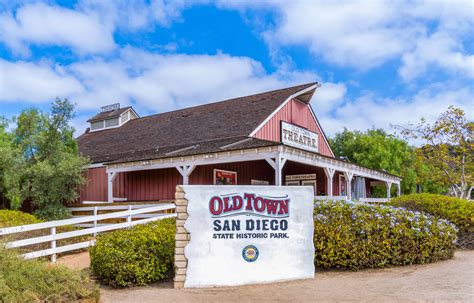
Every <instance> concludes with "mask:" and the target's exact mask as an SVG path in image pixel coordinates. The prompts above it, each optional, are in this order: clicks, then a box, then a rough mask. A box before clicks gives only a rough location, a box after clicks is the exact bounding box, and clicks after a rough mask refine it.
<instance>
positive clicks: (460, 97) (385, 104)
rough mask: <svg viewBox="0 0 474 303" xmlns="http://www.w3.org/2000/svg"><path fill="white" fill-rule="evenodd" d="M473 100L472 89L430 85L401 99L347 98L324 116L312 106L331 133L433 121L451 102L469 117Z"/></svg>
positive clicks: (471, 117) (370, 96)
mask: <svg viewBox="0 0 474 303" xmlns="http://www.w3.org/2000/svg"><path fill="white" fill-rule="evenodd" d="M473 99H474V91H472V89H469V88H466V87H464V88H449V87H445V86H444V85H433V86H430V87H427V88H424V89H421V90H420V91H418V92H417V93H416V94H415V95H413V96H407V97H404V98H384V97H380V96H376V95H373V94H367V95H362V96H360V97H357V98H355V99H350V100H346V102H345V103H344V104H342V105H339V106H335V107H333V108H332V111H331V113H328V114H323V115H319V111H318V107H317V104H315V105H314V108H315V112H316V114H317V115H318V117H319V118H320V120H321V125H322V127H323V128H324V129H325V130H326V132H327V133H328V134H330V135H334V134H335V133H336V132H340V131H342V129H343V128H344V127H347V128H348V129H351V130H365V129H369V128H372V127H376V128H384V129H386V130H388V131H393V129H392V128H391V125H407V124H408V123H410V122H411V123H417V122H418V121H419V120H420V118H422V117H423V118H425V119H426V120H427V121H434V120H435V119H436V118H437V117H438V116H439V115H440V114H441V113H442V112H444V111H446V109H447V108H448V107H449V106H450V105H453V106H456V107H459V108H461V109H464V110H465V112H466V115H467V117H468V118H469V119H471V120H472V119H474V113H473V112H472V110H470V109H471V108H472V100H473Z"/></svg>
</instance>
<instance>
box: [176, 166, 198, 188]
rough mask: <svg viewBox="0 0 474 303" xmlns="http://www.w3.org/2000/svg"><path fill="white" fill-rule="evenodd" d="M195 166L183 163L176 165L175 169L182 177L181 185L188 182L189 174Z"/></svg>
mask: <svg viewBox="0 0 474 303" xmlns="http://www.w3.org/2000/svg"><path fill="white" fill-rule="evenodd" d="M195 168H196V165H183V166H176V169H177V170H178V172H179V173H180V174H181V176H182V177H183V185H188V184H189V176H190V175H191V173H192V172H193V170H194V169H195Z"/></svg>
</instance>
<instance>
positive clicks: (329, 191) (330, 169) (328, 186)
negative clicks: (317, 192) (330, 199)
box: [324, 168, 336, 196]
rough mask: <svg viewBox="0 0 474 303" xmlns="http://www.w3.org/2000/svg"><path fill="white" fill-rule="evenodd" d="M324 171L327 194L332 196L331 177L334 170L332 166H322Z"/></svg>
mask: <svg viewBox="0 0 474 303" xmlns="http://www.w3.org/2000/svg"><path fill="white" fill-rule="evenodd" d="M324 172H325V173H326V178H327V181H328V184H327V195H328V196H332V187H333V177H334V173H335V172H336V170H335V169H333V168H324Z"/></svg>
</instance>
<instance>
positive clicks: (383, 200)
mask: <svg viewBox="0 0 474 303" xmlns="http://www.w3.org/2000/svg"><path fill="white" fill-rule="evenodd" d="M388 201H390V199H388V198H360V199H359V202H362V203H388Z"/></svg>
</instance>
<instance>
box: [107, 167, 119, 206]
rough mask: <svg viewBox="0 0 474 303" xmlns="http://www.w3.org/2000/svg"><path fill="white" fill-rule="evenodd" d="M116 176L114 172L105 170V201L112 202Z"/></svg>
mask: <svg viewBox="0 0 474 303" xmlns="http://www.w3.org/2000/svg"><path fill="white" fill-rule="evenodd" d="M116 176H117V173H116V172H107V181H108V182H107V202H109V203H113V202H114V180H115V177H116Z"/></svg>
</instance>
